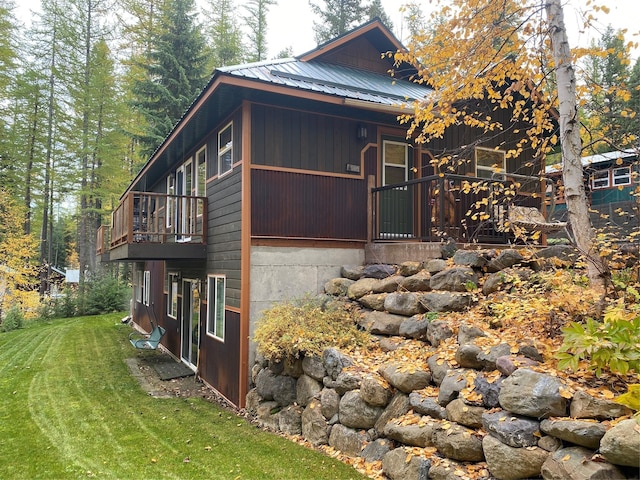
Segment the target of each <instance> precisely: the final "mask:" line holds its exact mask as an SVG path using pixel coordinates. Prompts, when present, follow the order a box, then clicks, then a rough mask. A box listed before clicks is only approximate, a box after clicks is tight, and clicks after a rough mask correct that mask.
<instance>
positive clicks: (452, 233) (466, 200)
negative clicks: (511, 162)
mask: <svg viewBox="0 0 640 480" xmlns="http://www.w3.org/2000/svg"><path fill="white" fill-rule="evenodd" d="M504 177H505V178H502V179H499V178H496V179H483V178H474V177H468V176H462V175H442V176H440V175H433V176H429V177H423V178H419V179H415V180H410V181H407V182H403V183H399V184H394V185H387V186H383V187H376V188H373V189H371V195H372V200H371V205H372V212H371V213H372V217H373V218H372V222H371V225H372V230H373V231H372V232H371V238H372V240H373V241H394V240H395V241H422V242H436V241H440V240H443V239H446V238H453V239H454V240H456V241H458V242H478V243H493V244H504V243H507V242H508V241H509V232H508V231H507V230H508V229H506V228H505V221H506V219H507V218H508V210H509V207H510V206H511V205H522V206H530V207H536V208H541V206H543V201H542V199H543V196H544V193H543V192H544V190H543V188H542V186H541V180H540V179H538V178H535V177H527V176H521V175H513V176H510V175H509V174H505V175H504ZM510 177H511V178H510ZM514 177H521V178H514Z"/></svg>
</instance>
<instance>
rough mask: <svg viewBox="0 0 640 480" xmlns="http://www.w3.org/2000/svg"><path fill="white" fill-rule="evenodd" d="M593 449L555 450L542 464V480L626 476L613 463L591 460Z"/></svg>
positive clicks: (613, 479) (617, 478)
mask: <svg viewBox="0 0 640 480" xmlns="http://www.w3.org/2000/svg"><path fill="white" fill-rule="evenodd" d="M592 457H593V451H592V450H588V449H586V448H584V447H568V448H561V449H560V450H556V451H555V452H553V453H552V454H551V455H549V457H548V458H547V459H546V460H545V462H544V463H543V464H542V468H541V472H542V478H544V480H622V479H624V478H626V476H625V475H624V474H623V473H622V472H621V471H620V470H619V469H618V468H617V467H616V466H614V465H611V464H610V463H606V462H595V461H593V460H591V458H592Z"/></svg>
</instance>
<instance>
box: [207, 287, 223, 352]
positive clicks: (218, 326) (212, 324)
mask: <svg viewBox="0 0 640 480" xmlns="http://www.w3.org/2000/svg"><path fill="white" fill-rule="evenodd" d="M219 281H221V282H222V298H221V299H220V298H218V288H217V287H218V282H219ZM212 289H213V291H212ZM226 292H227V277H226V275H207V336H209V337H213V338H215V339H217V340H220V341H222V342H224V337H225V329H226V318H225V317H226V315H225V309H226V301H225V296H226ZM220 300H221V301H222V304H221V305H220V304H219V302H220ZM220 314H221V315H222V318H219V317H218V315H220ZM219 330H222V331H221V332H220V331H219Z"/></svg>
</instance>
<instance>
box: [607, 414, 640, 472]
mask: <svg viewBox="0 0 640 480" xmlns="http://www.w3.org/2000/svg"><path fill="white" fill-rule="evenodd" d="M600 453H601V454H602V456H603V457H604V458H606V459H607V461H609V462H611V463H614V464H616V465H624V466H627V467H635V468H640V424H638V420H637V419H634V418H630V419H628V420H623V421H621V422H620V423H618V424H617V425H615V426H614V427H612V428H611V429H610V430H608V431H607V433H605V434H604V436H603V437H602V440H601V441H600Z"/></svg>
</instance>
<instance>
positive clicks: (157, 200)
mask: <svg viewBox="0 0 640 480" xmlns="http://www.w3.org/2000/svg"><path fill="white" fill-rule="evenodd" d="M206 205H207V199H206V197H193V196H179V195H167V194H162V193H142V192H130V193H128V194H127V195H126V196H125V197H124V198H123V199H122V201H121V202H120V205H118V207H117V208H116V210H115V211H114V212H113V214H112V225H111V235H110V242H109V248H110V249H112V248H115V247H118V246H119V245H123V244H127V243H178V242H182V243H184V242H189V243H206V231H207V208H206ZM100 235H101V231H100V230H99V231H98V236H99V237H100ZM102 235H103V236H104V233H102ZM98 245H101V244H100V243H98Z"/></svg>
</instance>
